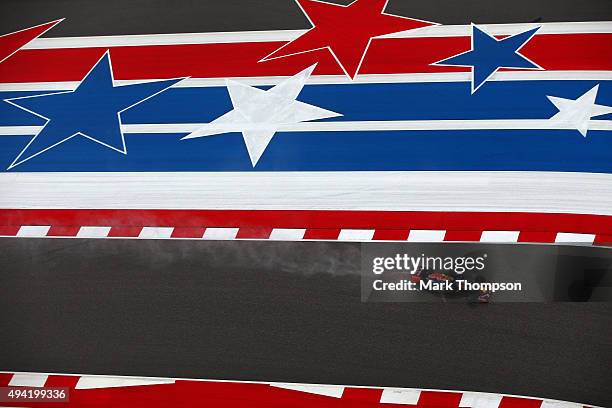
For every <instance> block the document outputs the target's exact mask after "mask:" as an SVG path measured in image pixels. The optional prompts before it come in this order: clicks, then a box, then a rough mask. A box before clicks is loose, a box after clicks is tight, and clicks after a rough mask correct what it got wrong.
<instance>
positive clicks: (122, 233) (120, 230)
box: [108, 227, 142, 238]
mask: <svg viewBox="0 0 612 408" xmlns="http://www.w3.org/2000/svg"><path fill="white" fill-rule="evenodd" d="M140 231H142V227H112V228H111V229H110V231H109V233H108V236H109V237H126V238H128V237H137V236H138V235H139V234H140Z"/></svg>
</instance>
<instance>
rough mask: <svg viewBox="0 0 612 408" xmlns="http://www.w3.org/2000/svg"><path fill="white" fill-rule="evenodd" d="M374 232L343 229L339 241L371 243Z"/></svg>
mask: <svg viewBox="0 0 612 408" xmlns="http://www.w3.org/2000/svg"><path fill="white" fill-rule="evenodd" d="M372 237H374V230H362V229H343V230H340V234H339V235H338V241H371V240H372Z"/></svg>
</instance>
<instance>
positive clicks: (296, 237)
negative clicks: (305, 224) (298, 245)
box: [270, 228, 306, 241]
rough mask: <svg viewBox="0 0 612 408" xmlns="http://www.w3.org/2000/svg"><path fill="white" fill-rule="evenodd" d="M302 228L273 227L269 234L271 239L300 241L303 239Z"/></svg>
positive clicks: (303, 231) (304, 230) (303, 230)
mask: <svg viewBox="0 0 612 408" xmlns="http://www.w3.org/2000/svg"><path fill="white" fill-rule="evenodd" d="M305 232H306V229H304V228H301V229H300V228H274V229H273V230H272V233H271V234H270V239H271V240H273V241H275V240H276V241H300V240H302V239H304V233H305Z"/></svg>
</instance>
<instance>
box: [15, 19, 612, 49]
mask: <svg viewBox="0 0 612 408" xmlns="http://www.w3.org/2000/svg"><path fill="white" fill-rule="evenodd" d="M479 27H480V28H482V29H484V30H485V31H486V32H488V33H490V34H492V35H512V34H518V33H520V32H523V31H526V30H529V29H531V28H535V27H541V28H540V30H539V31H538V35H540V34H580V33H611V32H612V23H610V22H607V21H602V22H571V23H538V24H534V23H526V24H523V23H517V24H483V25H479ZM306 31H307V30H278V31H242V32H240V31H237V32H216V33H177V34H145V35H113V36H97V37H59V38H36V39H35V40H33V41H31V42H30V43H28V44H26V45H25V46H24V47H23V49H30V50H32V49H52V48H84V47H102V48H105V47H121V46H140V45H170V44H221V43H237V42H272V41H292V40H294V39H296V38H297V37H299V36H301V35H302V34H304V33H305V32H306ZM471 32H472V29H471V26H470V25H438V26H431V27H423V28H420V29H417V30H408V31H403V32H399V33H393V34H388V35H385V36H381V37H379V38H423V37H457V36H461V37H463V36H469V35H471Z"/></svg>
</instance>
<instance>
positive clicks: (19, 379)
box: [8, 374, 49, 387]
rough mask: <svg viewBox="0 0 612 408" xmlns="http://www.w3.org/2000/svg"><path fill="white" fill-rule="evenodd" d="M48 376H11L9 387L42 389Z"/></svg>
mask: <svg viewBox="0 0 612 408" xmlns="http://www.w3.org/2000/svg"><path fill="white" fill-rule="evenodd" d="M48 377H49V376H48V375H46V374H13V378H11V381H9V383H8V385H9V386H10V387H44V386H45V383H46V382H47V378H48Z"/></svg>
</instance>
